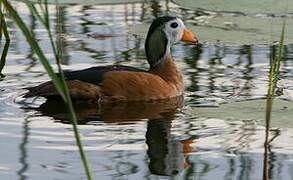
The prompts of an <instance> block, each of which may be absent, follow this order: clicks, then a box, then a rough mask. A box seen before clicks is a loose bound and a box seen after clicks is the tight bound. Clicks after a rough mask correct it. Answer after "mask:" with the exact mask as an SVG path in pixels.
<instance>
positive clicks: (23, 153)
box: [17, 117, 29, 180]
mask: <svg viewBox="0 0 293 180" xmlns="http://www.w3.org/2000/svg"><path fill="white" fill-rule="evenodd" d="M28 125H29V121H28V117H26V118H25V119H24V121H23V137H22V141H21V144H20V145H19V150H20V151H19V152H20V158H19V162H20V164H21V169H20V170H19V171H17V174H18V176H19V180H25V179H28V177H27V176H26V174H25V173H26V172H27V170H28V168H29V164H28V162H27V160H28V155H27V144H28V137H29V126H28Z"/></svg>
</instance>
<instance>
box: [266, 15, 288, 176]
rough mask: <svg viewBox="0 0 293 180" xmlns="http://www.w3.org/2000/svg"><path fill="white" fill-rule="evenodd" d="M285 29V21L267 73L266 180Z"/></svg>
mask: <svg viewBox="0 0 293 180" xmlns="http://www.w3.org/2000/svg"><path fill="white" fill-rule="evenodd" d="M285 27H286V20H284V22H283V26H282V31H281V35H280V41H279V44H278V48H277V53H276V54H275V55H274V56H273V57H271V61H270V71H269V82H268V83H269V84H268V91H267V100H266V117H265V120H266V133H265V142H264V163H263V164H264V165H263V179H264V180H268V179H270V178H269V156H270V143H271V142H272V141H273V140H274V138H275V137H272V138H271V139H270V136H269V135H270V131H271V129H270V126H271V117H272V108H273V102H274V97H275V94H276V88H277V83H278V80H279V74H280V65H281V61H282V59H283V51H284V38H285Z"/></svg>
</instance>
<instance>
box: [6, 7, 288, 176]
mask: <svg viewBox="0 0 293 180" xmlns="http://www.w3.org/2000/svg"><path fill="white" fill-rule="evenodd" d="M13 5H14V6H15V7H16V9H17V10H18V12H19V13H20V15H21V17H22V18H23V19H24V20H25V22H26V23H27V24H28V25H29V27H30V28H31V30H32V31H33V32H34V33H35V36H36V37H37V39H38V40H39V43H40V44H41V45H42V47H43V49H44V50H45V52H46V53H47V55H48V56H49V57H51V59H52V63H53V62H54V60H53V55H52V52H51V50H50V44H49V40H48V37H47V35H46V31H45V30H44V28H43V27H42V26H41V25H40V24H39V22H37V20H36V19H35V18H34V17H33V16H32V15H31V14H30V12H29V11H28V9H27V8H26V7H25V5H24V4H23V3H19V2H14V3H13ZM49 7H50V12H51V15H50V18H51V22H52V27H53V31H54V34H56V38H60V39H61V41H62V43H63V52H64V58H63V62H62V64H63V65H64V66H63V67H64V69H82V68H87V67H91V66H95V65H109V64H123V65H129V66H135V67H140V68H148V65H147V62H146V60H145V55H144V32H146V29H145V30H139V28H140V27H143V26H146V27H147V25H148V24H149V23H150V22H151V21H152V20H153V19H154V18H155V17H157V16H160V15H162V14H166V13H171V14H175V13H176V14H177V15H178V16H180V17H182V18H183V20H185V21H186V25H187V26H188V27H191V26H192V27H193V29H195V30H196V25H195V24H193V23H189V21H188V20H189V19H192V18H193V17H200V16H203V15H205V16H206V14H204V13H203V11H192V10H188V11H187V10H186V9H184V8H181V7H180V6H179V5H177V4H176V3H173V2H169V1H160V2H156V1H150V2H144V3H140V2H138V3H121V4H103V5H78V4H72V5H62V6H56V5H50V6H49ZM57 12H58V13H57ZM57 22H59V23H60V25H61V29H60V30H58V31H57V30H56V28H55V27H56V23H57ZM8 26H9V30H10V33H11V46H10V50H9V54H8V58H7V65H6V67H5V70H4V72H5V74H6V78H5V79H4V80H3V81H1V82H0V147H1V155H0V178H1V179H84V178H85V175H84V171H83V167H82V166H81V161H80V158H79V155H78V152H77V149H76V146H75V141H74V137H73V133H72V130H71V125H69V124H68V121H67V120H66V119H67V118H66V114H65V113H64V112H65V111H64V109H63V108H62V105H58V104H50V103H47V104H46V105H41V104H43V103H44V102H45V100H44V99H41V98H39V99H33V100H24V99H23V98H21V95H22V94H23V93H24V92H25V90H23V88H25V87H29V86H32V85H37V84H39V83H41V82H44V81H46V80H48V77H47V74H46V73H45V71H44V69H43V68H42V66H41V65H40V63H39V61H38V59H37V58H36V56H35V55H34V54H33V51H32V49H31V48H30V47H29V46H28V44H27V43H26V41H25V38H24V36H23V35H22V34H21V32H20V31H19V30H18V29H17V27H16V26H15V24H13V23H12V22H11V21H9V22H8ZM194 33H195V34H196V32H194ZM197 35H198V36H199V39H200V40H201V41H202V42H204V43H202V44H201V45H199V46H194V45H185V44H178V45H176V46H174V47H173V51H172V54H173V56H174V59H175V60H176V63H177V64H178V67H179V69H180V70H181V71H182V72H183V74H184V77H185V84H186V86H185V87H186V92H185V94H184V100H182V99H176V100H174V101H170V102H168V103H165V102H164V103H157V104H130V105H129V104H116V105H114V106H109V107H102V108H99V107H98V106H93V105H87V104H78V105H76V110H77V113H78V117H79V119H80V124H81V125H80V126H79V127H80V132H81V135H82V139H83V142H84V146H85V150H86V153H87V155H88V159H89V160H90V164H91V166H92V169H93V174H94V176H95V178H96V179H172V178H178V179H225V180H226V179H227V180H229V179H231V180H232V179H243V180H247V179H253V180H254V179H262V176H263V175H262V174H263V152H264V149H263V142H264V133H265V131H264V129H265V128H264V126H263V125H262V124H261V123H259V119H246V118H245V117H244V118H240V119H238V120H233V121H229V120H226V119H221V118H209V117H204V116H199V115H197V114H196V113H194V111H196V110H197V107H205V106H208V107H215V108H217V107H218V106H219V105H220V104H222V103H231V102H235V101H246V100H254V99H261V98H264V97H265V95H266V88H267V72H268V70H269V59H270V57H271V56H272V55H273V54H274V51H275V47H274V46H271V45H257V44H252V45H243V44H240V45H235V44H233V45H231V44H228V43H224V42H219V43H209V42H205V39H201V37H200V34H197ZM2 45H3V41H2V42H1V48H2ZM284 53H285V58H284V62H283V64H282V69H281V77H280V78H281V80H280V83H279V86H281V87H282V88H283V89H284V95H282V98H284V99H286V100H291V99H292V98H291V97H292V90H293V83H292V76H293V73H292V70H293V68H292V67H293V66H292V59H293V46H292V45H290V44H288V45H286V47H285V52H284ZM40 105H41V107H40V108H39V110H36V109H30V108H31V107H39V106H40ZM28 107H30V108H28ZM288 119H292V117H288ZM272 135H276V139H275V140H274V142H273V143H272V147H271V156H270V159H269V165H270V168H269V176H270V178H271V179H276V180H277V179H278V180H279V179H286V180H287V179H293V173H292V171H291V169H292V168H293V155H292V152H293V146H292V145H291V144H292V143H293V139H292V136H293V131H292V128H290V127H286V125H284V126H283V127H282V128H281V129H279V130H276V131H272Z"/></svg>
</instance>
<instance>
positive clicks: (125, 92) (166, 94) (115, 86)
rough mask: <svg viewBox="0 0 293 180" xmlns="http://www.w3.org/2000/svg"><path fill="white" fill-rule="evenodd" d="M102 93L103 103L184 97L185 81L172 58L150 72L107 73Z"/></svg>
mask: <svg viewBox="0 0 293 180" xmlns="http://www.w3.org/2000/svg"><path fill="white" fill-rule="evenodd" d="M101 93H102V101H113V100H137V101H139V100H144V101H145V100H158V99H166V98H172V97H177V96H180V95H182V93H183V80H182V75H181V73H180V72H179V71H178V70H177V68H176V66H175V64H174V62H173V60H172V58H171V57H170V58H167V60H165V62H164V64H162V65H161V66H159V67H157V68H155V69H152V70H150V71H149V72H130V71H113V72H108V73H106V74H105V76H104V81H103V83H102V86H101Z"/></svg>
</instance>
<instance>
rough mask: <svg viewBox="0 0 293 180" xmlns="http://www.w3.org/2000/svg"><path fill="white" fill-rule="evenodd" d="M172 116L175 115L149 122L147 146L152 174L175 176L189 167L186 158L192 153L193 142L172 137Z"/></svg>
mask: <svg viewBox="0 0 293 180" xmlns="http://www.w3.org/2000/svg"><path fill="white" fill-rule="evenodd" d="M172 116H174V114H166V116H165V117H164V118H160V119H151V120H149V121H148V125H147V132H146V144H147V145H148V150H147V154H148V156H149V170H150V172H151V173H152V174H156V175H165V176H174V175H177V174H178V173H180V172H181V171H182V170H183V169H185V168H188V167H189V164H188V161H187V160H186V158H187V157H185V156H186V154H188V153H190V152H191V151H192V148H191V146H190V144H191V143H192V140H191V139H188V140H184V141H179V140H175V139H174V137H172V135H171V123H172V120H173V119H174V117H172Z"/></svg>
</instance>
